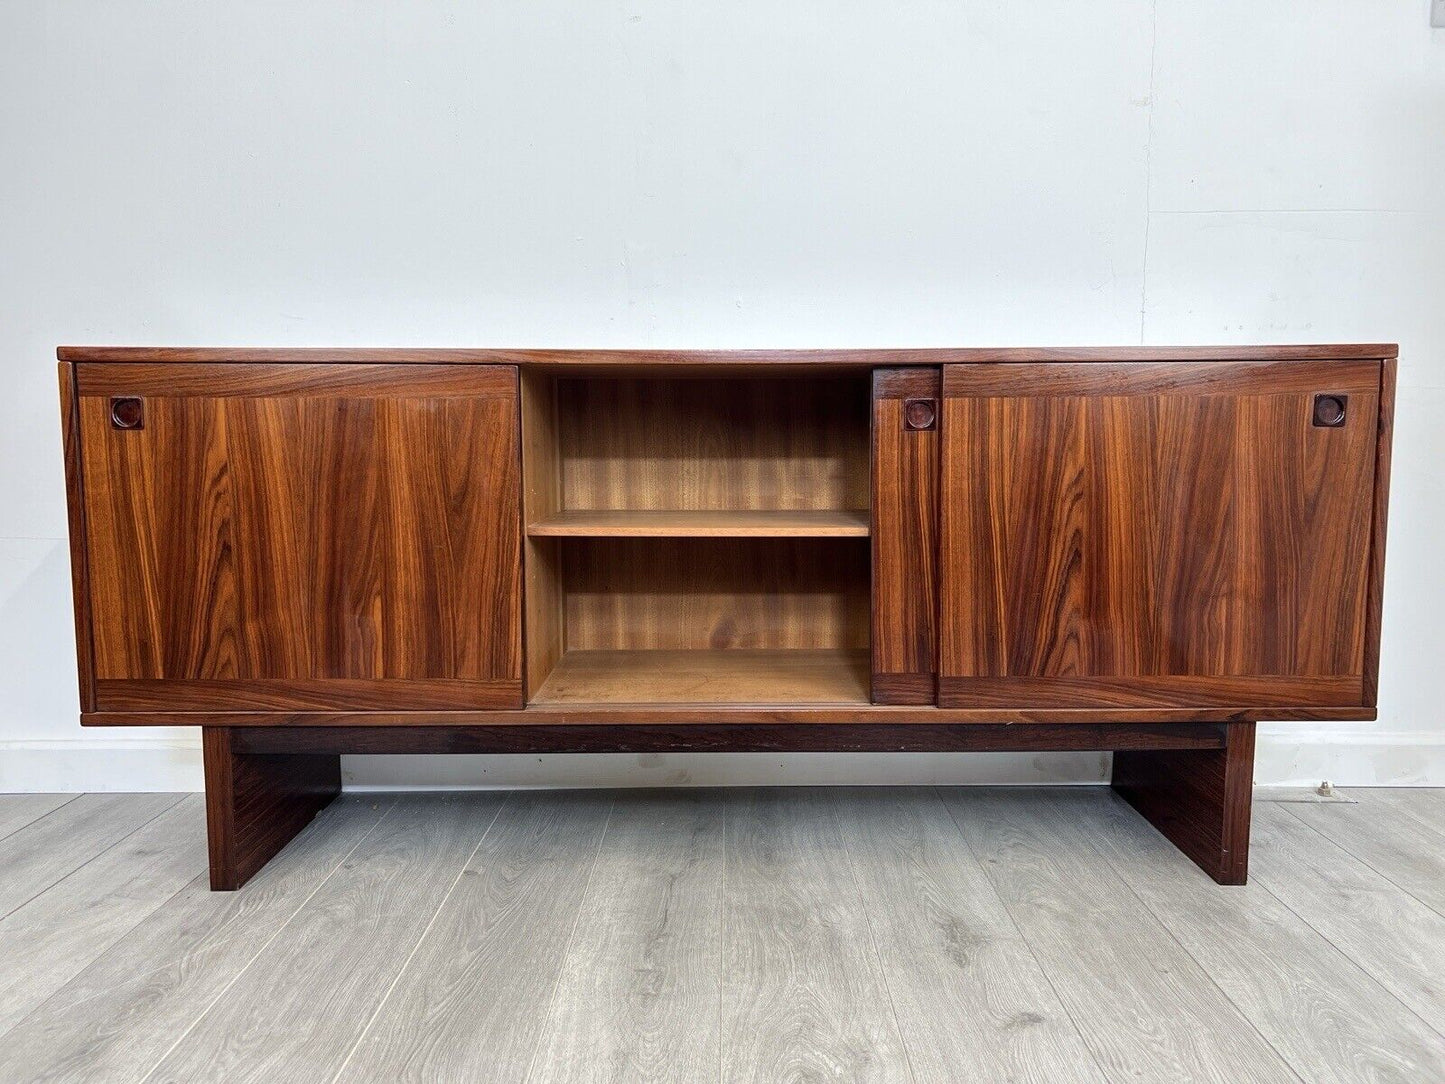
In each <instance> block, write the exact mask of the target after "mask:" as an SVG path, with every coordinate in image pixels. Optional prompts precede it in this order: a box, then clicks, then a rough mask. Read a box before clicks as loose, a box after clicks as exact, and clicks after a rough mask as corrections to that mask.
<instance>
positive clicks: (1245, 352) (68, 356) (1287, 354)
mask: <svg viewBox="0 0 1445 1084" xmlns="http://www.w3.org/2000/svg"><path fill="white" fill-rule="evenodd" d="M55 353H56V357H58V358H59V359H60V360H61V361H76V362H143V363H152V364H154V363H158V362H159V363H165V362H171V363H196V362H208V363H215V362H232V363H245V362H268V363H296V364H335V363H355V364H362V363H370V364H392V365H394V364H422V365H425V364H438V363H447V364H474V365H530V366H547V367H553V366H556V367H569V368H594V369H608V368H636V367H640V366H659V367H664V368H679V369H686V368H701V369H711V368H727V367H737V368H761V367H771V366H797V367H803V368H812V367H832V368H858V369H866V368H873V367H875V366H886V367H892V366H906V365H945V364H950V363H954V364H956V363H987V362H1014V363H1018V362H1091V361H1114V362H1118V361H1137V362H1148V361H1335V360H1340V361H1344V360H1358V359H1360V358H1370V359H1383V358H1393V357H1396V356H1397V355H1398V353H1399V348H1398V347H1397V346H1396V345H1395V344H1394V343H1332V344H1325V343H1318V344H1300V345H1244V346H1080V347H1056V346H1055V347H1025V346H1009V347H926V348H918V349H910V348H884V349H829V350H508V349H448V348H413V349H395V348H370V347H339V348H333V347H232V346H201V347H197V346H61V347H59V348H57V349H56V352H55Z"/></svg>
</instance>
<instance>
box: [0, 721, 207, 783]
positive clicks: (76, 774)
mask: <svg viewBox="0 0 1445 1084" xmlns="http://www.w3.org/2000/svg"><path fill="white" fill-rule="evenodd" d="M203 787H204V779H203V777H202V772H201V742H200V736H199V734H198V735H197V736H196V737H194V738H169V737H167V738H152V737H140V738H130V737H124V738H77V739H75V740H74V741H71V740H68V739H65V740H59V741H0V794H5V793H16V792H24V791H39V792H57V791H58V792H79V791H188V790H201V789H203Z"/></svg>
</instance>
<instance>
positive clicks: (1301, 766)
mask: <svg viewBox="0 0 1445 1084" xmlns="http://www.w3.org/2000/svg"><path fill="white" fill-rule="evenodd" d="M1370 725H1371V724H1368V723H1261V724H1260V726H1259V734H1258V737H1257V738H1256V740H1255V752H1254V778H1255V782H1257V783H1259V784H1263V785H1268V786H1281V787H1314V786H1318V785H1319V784H1320V783H1321V782H1324V781H1326V780H1328V781H1329V782H1330V783H1333V784H1334V785H1335V786H1338V787H1445V734H1439V733H1422V732H1420V731H1418V730H1417V731H1378V730H1373V729H1368V727H1370Z"/></svg>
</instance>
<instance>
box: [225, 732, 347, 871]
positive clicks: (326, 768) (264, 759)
mask: <svg viewBox="0 0 1445 1084" xmlns="http://www.w3.org/2000/svg"><path fill="white" fill-rule="evenodd" d="M234 739H235V732H234V731H231V730H228V729H226V728H225V727H205V728H204V729H203V730H202V731H201V750H202V753H203V755H204V761H205V769H206V826H207V836H208V837H209V842H210V852H211V888H212V889H214V890H216V891H222V892H224V891H230V890H233V889H237V888H240V887H241V886H242V885H243V884H245V883H246V882H247V881H248V880H249V879H250V878H251V876H252V875H253V874H255V873H256V871H257V870H259V869H260V868H261V867H262V866H264V865H265V864H266V863H267V862H269V861H270V860H271V858H272V857H273V856H274V855H275V854H276V852H277V851H279V850H280V849H281V848H282V847H284V846H286V844H287V843H288V842H290V840H291V839H292V837H294V836H295V835H296V833H297V832H299V831H301V829H303V828H305V827H306V825H307V824H309V823H310V822H311V819H312V818H313V817H315V816H316V814H317V813H319V812H320V811H321V810H322V809H324V808H325V807H326V805H327V803H329V802H330V801H331V800H332V799H333V798H335V797H336V795H337V794H339V793H341V758H340V757H339V756H338V755H337V754H336V753H335V752H330V753H326V752H315V751H307V752H302V753H289V752H263V753H253V752H246V751H245V750H243V749H240V748H238V747H237V746H238V743H237V742H236V741H235V740H234Z"/></svg>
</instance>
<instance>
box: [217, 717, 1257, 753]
mask: <svg viewBox="0 0 1445 1084" xmlns="http://www.w3.org/2000/svg"><path fill="white" fill-rule="evenodd" d="M1227 725H1229V724H1223V723H1144V724H1137V725H1130V724H1125V723H1081V724H1069V725H1057V724H1047V723H1034V724H1030V725H1027V726H1011V725H1008V724H1002V723H995V724H988V725H981V726H980V725H964V726H950V725H946V724H945V725H940V724H917V725H912V726H894V725H890V724H888V723H830V724H807V723H803V724H800V723H781V724H775V725H771V726H729V725H727V724H725V723H717V724H707V723H698V724H690V725H668V724H661V725H658V726H629V725H627V724H614V723H600V724H598V723H594V724H580V725H579V724H572V725H566V726H559V725H548V726H483V725H471V726H438V727H407V728H396V727H389V726H351V727H346V728H345V729H342V730H322V729H318V728H315V727H285V726H280V727H277V726H268V727H251V728H238V729H235V730H232V731H230V733H231V741H232V743H233V745H234V747H235V748H236V749H237V750H239V751H242V752H251V753H329V752H336V753H347V754H356V753H393V754H395V753H541V752H547V753H664V752H675V753H677V752H689V753H706V752H718V753H788V752H792V753H802V752H841V753H864V752H876V753H887V752H894V753H904V752H925V753H934V752H967V751H976V752H981V751H990V752H1034V751H1070V750H1073V751H1079V750H1083V751H1089V750H1100V751H1103V750H1111V749H1174V750H1199V749H1221V748H1223V747H1224V735H1225V727H1226V726H1227Z"/></svg>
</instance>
